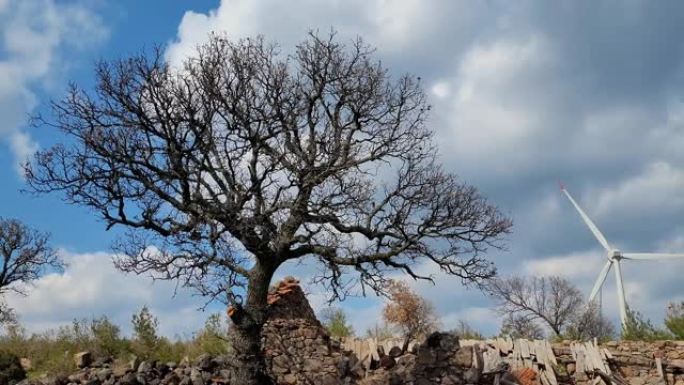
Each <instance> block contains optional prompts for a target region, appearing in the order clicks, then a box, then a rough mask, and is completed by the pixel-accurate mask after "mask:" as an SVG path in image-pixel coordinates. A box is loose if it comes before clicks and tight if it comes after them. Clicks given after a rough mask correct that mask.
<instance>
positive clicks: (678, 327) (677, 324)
mask: <svg viewBox="0 0 684 385" xmlns="http://www.w3.org/2000/svg"><path fill="white" fill-rule="evenodd" d="M665 326H666V327H667V329H668V330H669V331H670V333H672V334H673V335H674V337H675V338H676V339H678V340H684V302H680V303H678V304H676V303H670V304H669V305H668V306H667V315H666V316H665Z"/></svg>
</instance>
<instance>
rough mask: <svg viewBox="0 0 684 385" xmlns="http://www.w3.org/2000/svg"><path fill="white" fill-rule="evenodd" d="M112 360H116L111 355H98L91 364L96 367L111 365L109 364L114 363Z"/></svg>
mask: <svg viewBox="0 0 684 385" xmlns="http://www.w3.org/2000/svg"><path fill="white" fill-rule="evenodd" d="M112 361H114V359H113V358H112V357H110V356H106V357H98V358H97V359H96V360H94V361H93V363H92V364H90V366H91V367H94V368H102V367H107V366H109V364H111V363H112Z"/></svg>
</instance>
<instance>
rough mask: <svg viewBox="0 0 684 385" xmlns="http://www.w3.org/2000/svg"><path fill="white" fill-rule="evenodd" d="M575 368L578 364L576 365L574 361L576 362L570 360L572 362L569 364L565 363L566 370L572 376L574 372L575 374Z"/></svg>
mask: <svg viewBox="0 0 684 385" xmlns="http://www.w3.org/2000/svg"><path fill="white" fill-rule="evenodd" d="M575 368H576V366H575V363H574V362H570V363H568V364H567V365H565V370H566V371H567V372H568V374H569V375H571V376H572V375H573V374H575Z"/></svg>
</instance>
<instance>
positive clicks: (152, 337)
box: [131, 306, 168, 359]
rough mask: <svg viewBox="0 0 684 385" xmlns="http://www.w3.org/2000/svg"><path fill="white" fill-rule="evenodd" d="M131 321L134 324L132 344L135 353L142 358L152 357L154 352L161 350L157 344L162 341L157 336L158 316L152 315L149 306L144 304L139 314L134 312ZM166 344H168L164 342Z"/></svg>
mask: <svg viewBox="0 0 684 385" xmlns="http://www.w3.org/2000/svg"><path fill="white" fill-rule="evenodd" d="M131 323H132V324H133V341H132V344H131V348H132V350H133V353H134V354H135V355H136V356H138V357H140V358H142V359H149V358H152V356H153V355H154V353H155V352H156V351H159V350H158V349H157V348H158V346H157V345H158V344H159V343H160V339H159V337H157V326H158V324H159V321H157V317H155V316H154V315H152V313H151V312H150V309H148V308H147V306H143V307H142V309H140V311H139V312H138V313H137V314H133V318H132V319H131ZM166 342H168V341H166ZM164 345H166V344H165V343H164Z"/></svg>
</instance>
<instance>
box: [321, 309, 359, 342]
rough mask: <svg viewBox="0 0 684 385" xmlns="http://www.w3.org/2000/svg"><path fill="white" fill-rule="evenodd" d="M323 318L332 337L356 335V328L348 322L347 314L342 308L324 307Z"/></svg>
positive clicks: (324, 324)
mask: <svg viewBox="0 0 684 385" xmlns="http://www.w3.org/2000/svg"><path fill="white" fill-rule="evenodd" d="M321 319H322V320H323V326H325V328H326V329H327V330H328V333H329V334H330V336H331V337H334V338H346V337H351V336H353V335H354V329H353V328H352V326H351V325H349V324H348V323H347V315H346V314H345V313H344V310H342V309H340V308H336V307H329V308H326V309H323V311H322V312H321Z"/></svg>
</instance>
